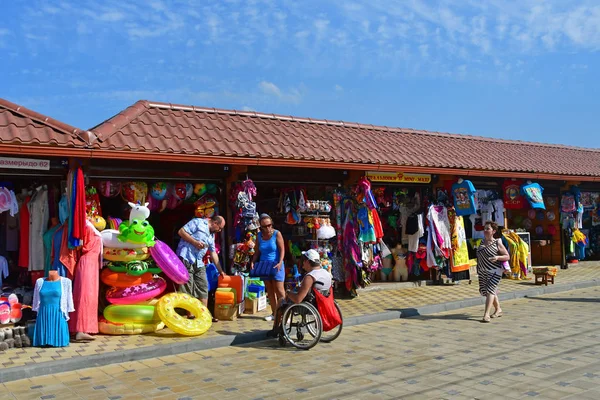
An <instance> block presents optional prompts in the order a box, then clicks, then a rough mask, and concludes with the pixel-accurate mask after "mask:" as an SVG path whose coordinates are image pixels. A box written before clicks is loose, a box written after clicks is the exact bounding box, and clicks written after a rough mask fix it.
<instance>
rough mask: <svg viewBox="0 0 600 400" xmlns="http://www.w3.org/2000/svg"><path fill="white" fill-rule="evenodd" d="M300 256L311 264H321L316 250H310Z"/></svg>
mask: <svg viewBox="0 0 600 400" xmlns="http://www.w3.org/2000/svg"><path fill="white" fill-rule="evenodd" d="M302 255H303V256H304V257H306V258H308V259H309V260H310V261H312V262H313V263H320V262H321V257H320V256H319V253H317V251H316V250H313V249H310V250H308V251H303V252H302Z"/></svg>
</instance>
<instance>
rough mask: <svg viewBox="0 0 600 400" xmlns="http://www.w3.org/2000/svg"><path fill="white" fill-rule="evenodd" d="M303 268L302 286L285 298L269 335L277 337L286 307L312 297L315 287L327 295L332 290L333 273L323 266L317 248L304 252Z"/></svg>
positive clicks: (288, 293) (289, 292)
mask: <svg viewBox="0 0 600 400" xmlns="http://www.w3.org/2000/svg"><path fill="white" fill-rule="evenodd" d="M302 270H303V271H304V272H305V275H304V278H303V279H302V282H300V287H299V288H298V289H297V291H295V292H291V291H288V292H287V295H286V298H285V300H284V301H283V302H282V304H281V306H280V307H279V309H278V310H277V315H276V316H275V320H276V321H277V324H276V327H275V328H274V329H273V330H272V331H270V332H269V333H268V334H267V336H269V337H277V332H278V330H279V327H280V326H281V318H282V316H283V312H284V311H285V309H286V308H287V307H288V306H290V305H291V304H298V303H301V302H303V301H305V300H309V299H310V298H311V297H312V295H313V294H312V289H313V287H314V288H315V289H316V290H318V291H320V292H321V293H323V294H325V295H329V291H330V290H331V274H330V273H329V272H328V271H326V270H324V269H323V268H321V257H319V253H318V252H317V251H316V250H313V249H310V250H308V251H303V252H302Z"/></svg>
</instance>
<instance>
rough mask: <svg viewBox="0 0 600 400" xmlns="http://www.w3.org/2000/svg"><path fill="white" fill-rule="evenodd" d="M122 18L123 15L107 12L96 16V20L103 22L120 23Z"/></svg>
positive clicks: (117, 12) (116, 12)
mask: <svg viewBox="0 0 600 400" xmlns="http://www.w3.org/2000/svg"><path fill="white" fill-rule="evenodd" d="M124 18H125V15H124V14H123V13H121V12H119V11H109V12H106V13H104V14H101V15H100V16H98V19H99V20H100V21H104V22H117V21H121V20H122V19H124Z"/></svg>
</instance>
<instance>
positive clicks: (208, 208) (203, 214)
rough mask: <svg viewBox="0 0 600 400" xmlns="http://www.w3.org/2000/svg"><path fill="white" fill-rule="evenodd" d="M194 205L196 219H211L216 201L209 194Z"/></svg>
mask: <svg viewBox="0 0 600 400" xmlns="http://www.w3.org/2000/svg"><path fill="white" fill-rule="evenodd" d="M194 204H195V205H196V211H195V214H196V217H198V218H211V217H212V216H214V215H215V206H216V204H217V199H216V198H215V196H213V195H211V194H207V195H205V196H202V197H201V198H200V199H199V200H198V201H196V202H195V203H194Z"/></svg>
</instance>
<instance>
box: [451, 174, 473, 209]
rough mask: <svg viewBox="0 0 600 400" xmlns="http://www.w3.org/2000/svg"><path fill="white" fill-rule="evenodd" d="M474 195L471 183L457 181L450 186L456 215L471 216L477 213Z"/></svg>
mask: <svg viewBox="0 0 600 400" xmlns="http://www.w3.org/2000/svg"><path fill="white" fill-rule="evenodd" d="M474 194H475V187H474V186H473V183H472V182H471V181H468V180H462V179H459V180H458V182H457V183H455V184H454V185H452V197H453V198H454V208H455V209H456V215H458V216H462V215H471V214H474V213H475V212H476V211H477V206H476V203H475V199H474V196H473V195H474Z"/></svg>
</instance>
